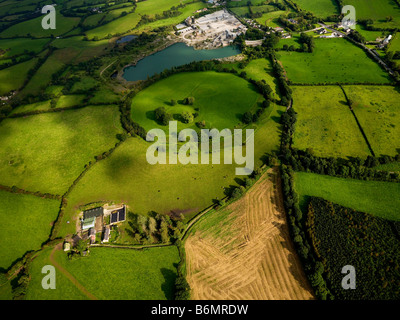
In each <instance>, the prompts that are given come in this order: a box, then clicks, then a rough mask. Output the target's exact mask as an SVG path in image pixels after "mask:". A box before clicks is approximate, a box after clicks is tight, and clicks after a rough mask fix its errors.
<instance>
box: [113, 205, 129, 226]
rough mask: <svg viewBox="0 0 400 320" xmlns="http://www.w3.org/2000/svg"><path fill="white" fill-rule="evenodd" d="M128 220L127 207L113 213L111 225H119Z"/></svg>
mask: <svg viewBox="0 0 400 320" xmlns="http://www.w3.org/2000/svg"><path fill="white" fill-rule="evenodd" d="M125 219H126V207H125V206H123V207H122V208H120V209H118V210H114V211H113V212H111V218H110V223H117V222H120V221H124V220H125Z"/></svg>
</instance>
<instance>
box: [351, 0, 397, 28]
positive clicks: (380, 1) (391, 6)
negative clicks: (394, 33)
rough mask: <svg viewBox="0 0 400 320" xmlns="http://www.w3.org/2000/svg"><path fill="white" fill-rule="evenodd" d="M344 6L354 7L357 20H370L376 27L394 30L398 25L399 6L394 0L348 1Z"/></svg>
mask: <svg viewBox="0 0 400 320" xmlns="http://www.w3.org/2000/svg"><path fill="white" fill-rule="evenodd" d="M346 5H352V6H354V7H355V9H356V13H357V16H356V17H357V19H372V20H373V21H374V24H373V25H374V26H376V27H381V28H396V27H398V25H399V23H400V6H399V5H397V4H396V2H395V1H394V0H374V1H370V0H349V1H347V2H346ZM387 17H392V18H393V19H392V20H391V21H387V19H386V18H387Z"/></svg>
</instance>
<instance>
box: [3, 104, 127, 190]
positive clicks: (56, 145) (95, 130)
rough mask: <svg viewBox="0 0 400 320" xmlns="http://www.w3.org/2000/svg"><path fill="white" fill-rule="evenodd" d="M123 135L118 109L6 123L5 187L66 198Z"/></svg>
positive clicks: (103, 108)
mask: <svg viewBox="0 0 400 320" xmlns="http://www.w3.org/2000/svg"><path fill="white" fill-rule="evenodd" d="M121 132H122V129H121V125H120V122H119V112H118V108H117V107H114V106H101V107H100V106H92V107H86V108H83V109H78V110H68V111H64V112H56V113H47V114H40V115H35V116H30V117H25V118H15V119H5V120H3V122H1V124H0V136H1V137H2V139H1V140H0V181H1V183H2V184H4V185H8V186H13V185H16V186H17V187H20V188H23V189H26V190H29V191H41V192H44V193H45V192H48V193H53V194H60V195H61V194H63V193H64V192H65V191H66V190H67V189H68V187H69V186H70V185H71V184H72V182H73V181H74V180H75V179H76V178H77V177H78V176H79V174H80V173H81V172H82V171H83V170H84V166H85V165H86V164H87V163H88V162H89V161H93V160H94V156H96V155H100V154H102V153H103V152H105V151H107V150H109V149H110V148H111V147H113V146H114V145H115V143H116V142H117V139H116V134H117V133H121Z"/></svg>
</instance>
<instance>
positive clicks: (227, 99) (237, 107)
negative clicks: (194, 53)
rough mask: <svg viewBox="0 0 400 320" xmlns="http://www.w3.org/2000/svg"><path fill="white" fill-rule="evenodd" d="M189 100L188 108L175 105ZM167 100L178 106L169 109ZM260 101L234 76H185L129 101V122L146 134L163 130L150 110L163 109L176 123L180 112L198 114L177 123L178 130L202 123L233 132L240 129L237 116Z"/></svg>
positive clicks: (223, 74) (217, 74)
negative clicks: (172, 100)
mask: <svg viewBox="0 0 400 320" xmlns="http://www.w3.org/2000/svg"><path fill="white" fill-rule="evenodd" d="M190 96H192V97H194V98H195V102H194V104H193V105H192V106H187V105H183V104H179V101H182V100H183V99H185V98H186V97H190ZM171 99H174V100H176V101H177V102H178V103H177V104H176V105H175V106H171V104H170V101H171ZM261 99H262V97H261V95H260V94H259V93H257V91H256V89H255V88H254V87H253V86H252V85H250V84H249V83H248V82H247V81H246V80H244V79H242V78H240V77H237V76H235V75H232V74H228V73H217V72H212V71H211V72H190V73H187V72H185V73H179V74H175V75H173V76H171V77H168V78H167V79H163V80H161V81H159V82H157V83H155V84H153V85H152V86H150V87H149V88H146V89H145V90H143V91H141V92H139V93H138V94H137V95H136V96H135V98H134V99H133V100H132V119H134V121H136V122H138V123H139V124H140V125H141V126H143V127H144V128H145V129H147V130H150V129H153V128H161V129H167V128H168V127H166V126H162V125H159V124H158V123H157V122H156V121H155V119H154V110H155V109H157V108H158V107H165V108H166V110H167V112H169V113H171V114H173V116H174V119H176V120H178V121H179V119H180V114H181V113H182V112H184V111H189V112H191V113H194V112H196V111H197V112H198V114H199V115H198V117H196V118H195V120H194V122H193V123H189V124H184V123H182V122H179V125H178V130H181V129H183V128H186V127H191V128H196V126H195V122H197V121H203V120H204V121H205V122H206V127H207V128H217V129H219V130H222V129H225V128H229V129H233V127H235V126H237V125H241V116H242V115H243V114H244V113H245V112H246V111H253V112H254V111H255V110H256V108H257V107H258V102H260V101H261ZM197 109H198V110H197Z"/></svg>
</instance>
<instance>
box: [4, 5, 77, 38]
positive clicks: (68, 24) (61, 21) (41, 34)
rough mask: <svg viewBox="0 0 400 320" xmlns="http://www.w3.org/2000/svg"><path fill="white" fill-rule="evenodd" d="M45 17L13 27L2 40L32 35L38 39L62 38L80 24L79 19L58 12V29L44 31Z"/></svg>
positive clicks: (5, 32) (5, 33)
mask: <svg viewBox="0 0 400 320" xmlns="http://www.w3.org/2000/svg"><path fill="white" fill-rule="evenodd" d="M42 19H43V17H42V16H40V17H37V18H34V19H31V20H28V21H24V22H21V23H18V24H15V25H13V26H11V27H10V28H8V29H6V30H4V31H3V32H2V33H0V38H13V37H18V36H27V35H32V36H34V37H37V38H50V37H51V36H52V35H53V36H55V37H56V36H60V35H62V34H64V33H67V32H68V31H70V30H72V29H73V28H74V27H76V26H77V25H78V23H79V18H71V17H64V16H63V15H62V14H61V13H60V12H59V11H57V10H56V29H54V30H53V29H47V30H45V29H43V28H42Z"/></svg>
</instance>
